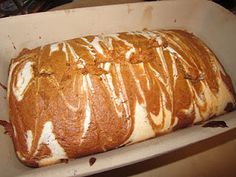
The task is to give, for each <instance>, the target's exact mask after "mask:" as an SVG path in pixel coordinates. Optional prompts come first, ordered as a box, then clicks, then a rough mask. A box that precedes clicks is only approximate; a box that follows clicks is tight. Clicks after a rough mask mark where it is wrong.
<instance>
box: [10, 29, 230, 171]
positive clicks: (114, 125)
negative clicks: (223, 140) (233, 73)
mask: <svg viewBox="0 0 236 177" xmlns="http://www.w3.org/2000/svg"><path fill="white" fill-rule="evenodd" d="M8 101H9V108H10V125H11V127H12V129H11V130H12V139H13V142H14V146H15V151H16V154H17V156H18V158H19V159H20V161H22V162H23V163H24V164H25V165H27V166H32V167H40V166H45V165H50V164H54V163H58V162H61V161H64V160H65V159H74V158H78V157H81V156H84V155H88V154H93V153H97V152H103V151H107V150H111V149H114V148H117V147H120V146H124V145H129V144H132V143H136V142H140V141H143V140H147V139H149V138H152V137H156V136H158V135H161V134H164V133H167V132H171V131H174V130H176V129H180V128H184V127H187V126H190V125H193V124H194V123H197V122H200V121H204V120H207V119H209V118H211V117H214V116H218V115H221V114H224V113H226V112H229V111H232V110H233V109H234V108H235V92H234V89H233V85H232V82H231V79H230V77H229V76H228V75H227V73H226V72H225V70H224V68H223V66H222V65H221V64H220V62H219V61H218V60H217V58H216V56H215V55H214V54H213V52H212V51H211V50H210V49H209V48H208V47H207V46H206V45H205V44H204V43H203V42H201V41H200V40H199V39H198V38H197V37H195V36H194V35H193V34H190V33H188V32H185V31H182V30H160V31H141V32H124V33H118V34H111V35H91V36H86V37H80V38H76V39H72V40H67V41H63V42H58V43H53V44H49V45H45V46H41V47H38V48H35V49H32V50H28V49H24V50H23V51H22V52H21V53H20V54H19V56H18V57H17V58H15V59H13V60H12V61H11V66H10V71H9V81H8Z"/></svg>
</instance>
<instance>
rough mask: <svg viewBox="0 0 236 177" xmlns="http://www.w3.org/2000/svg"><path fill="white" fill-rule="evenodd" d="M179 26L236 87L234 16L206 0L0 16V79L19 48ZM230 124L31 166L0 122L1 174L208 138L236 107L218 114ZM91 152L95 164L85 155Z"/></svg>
mask: <svg viewBox="0 0 236 177" xmlns="http://www.w3.org/2000/svg"><path fill="white" fill-rule="evenodd" d="M144 28H148V29H159V28H165V29H167V28H181V29H186V30H188V31H190V32H193V33H194V34H195V35H197V36H198V37H200V38H201V39H202V40H203V41H204V42H205V43H206V44H207V45H208V46H209V47H210V48H211V49H212V50H213V51H214V52H215V54H216V55H217V57H218V58H219V59H220V61H221V62H222V63H223V65H224V67H225V69H226V70H227V72H228V73H229V74H230V75H231V78H232V80H233V83H234V86H235V88H236V69H235V68H236V33H235V32H236V17H235V16H234V15H233V14H231V13H230V12H228V11H227V10H225V9H224V8H222V7H220V6H218V5H216V4H214V3H212V2H208V1H178V2H175V1H165V2H145V3H135V4H122V5H114V6H102V7H92V8H80V9H73V10H65V11H55V12H47V13H40V14H33V15H25V16H17V17H9V18H5V19H0V82H1V83H3V84H5V85H6V84H7V72H8V66H9V61H10V59H11V58H12V57H15V56H16V55H17V54H18V53H19V52H20V50H21V49H22V48H33V47H36V46H39V45H42V44H46V43H51V42H55V41H60V40H65V39H70V38H75V37H78V36H81V35H87V34H99V33H114V32H121V31H132V30H142V29H144ZM5 97H6V92H5V90H4V89H2V88H0V118H1V119H5V120H8V109H7V101H6V98H5ZM217 120H224V121H225V122H226V123H227V125H228V126H229V127H228V128H203V127H201V125H198V126H193V127H190V128H187V129H183V130H179V131H176V132H173V133H171V134H168V135H165V136H162V137H158V138H155V139H152V140H148V141H145V142H142V143H138V144H135V145H131V146H128V147H123V148H119V149H116V150H112V151H109V152H106V153H101V154H96V155H92V156H88V157H84V158H80V159H77V160H74V161H69V163H68V164H58V165H54V166H50V167H44V168H39V169H32V168H28V167H25V166H24V165H22V164H21V163H20V162H19V161H18V160H17V158H16V156H15V154H14V150H13V144H12V142H11V140H10V138H9V137H8V136H6V135H4V134H3V132H4V130H3V128H2V127H0V176H4V177H8V176H34V177H39V176H43V177H46V176H48V177H49V176H57V177H59V176H83V175H89V174H94V173H98V172H102V171H105V170H109V169H112V168H117V167H121V166H125V165H128V164H131V163H135V162H138V161H142V160H145V159H148V158H152V157H154V156H159V155H161V154H164V153H168V152H169V151H173V150H176V149H178V148H181V147H184V146H187V145H189V144H192V143H194V142H198V141H201V140H203V139H207V138H209V137H212V136H215V135H217V134H220V133H223V132H225V131H228V130H230V129H233V128H235V127H236V112H232V113H230V114H227V115H225V116H221V117H219V118H217ZM91 157H95V158H96V159H97V160H96V162H95V163H94V165H92V166H90V165H89V159H90V158H91Z"/></svg>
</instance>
